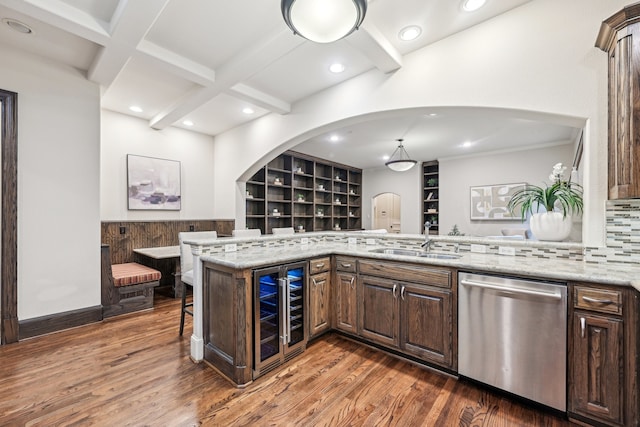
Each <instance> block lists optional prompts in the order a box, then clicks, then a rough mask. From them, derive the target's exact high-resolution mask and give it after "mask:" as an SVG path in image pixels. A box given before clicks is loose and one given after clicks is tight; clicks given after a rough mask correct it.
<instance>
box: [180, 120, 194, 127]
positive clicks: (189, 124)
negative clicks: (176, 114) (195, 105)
mask: <svg viewBox="0 0 640 427" xmlns="http://www.w3.org/2000/svg"><path fill="white" fill-rule="evenodd" d="M182 124H183V125H185V126H193V122H192V121H191V120H185V121H184V122H182Z"/></svg>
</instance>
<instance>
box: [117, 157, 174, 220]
mask: <svg viewBox="0 0 640 427" xmlns="http://www.w3.org/2000/svg"><path fill="white" fill-rule="evenodd" d="M180 193H181V188H180V162H179V161H176V160H166V159H156V158H154V157H145V156H137V155H134V154H127V208H128V209H129V210H170V211H179V210H180V209H181V207H182V198H181V194H180Z"/></svg>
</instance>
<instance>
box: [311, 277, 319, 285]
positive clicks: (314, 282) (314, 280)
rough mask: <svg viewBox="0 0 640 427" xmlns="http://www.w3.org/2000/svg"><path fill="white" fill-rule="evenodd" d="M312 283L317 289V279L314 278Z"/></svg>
mask: <svg viewBox="0 0 640 427" xmlns="http://www.w3.org/2000/svg"><path fill="white" fill-rule="evenodd" d="M311 281H312V282H313V286H315V287H317V286H318V282H316V279H314V278H313V277H312V278H311Z"/></svg>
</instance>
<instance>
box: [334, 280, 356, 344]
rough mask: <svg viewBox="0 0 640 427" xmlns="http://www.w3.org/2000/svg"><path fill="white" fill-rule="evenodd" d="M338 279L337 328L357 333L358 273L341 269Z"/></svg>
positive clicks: (336, 295)
mask: <svg viewBox="0 0 640 427" xmlns="http://www.w3.org/2000/svg"><path fill="white" fill-rule="evenodd" d="M336 279H337V283H336V291H337V292H336V294H335V297H336V328H337V329H340V330H342V331H344V332H349V333H352V334H356V333H357V332H358V327H357V323H356V321H357V320H356V319H357V315H356V313H357V311H356V308H357V301H356V275H355V274H353V273H345V272H341V271H339V272H338V273H337V274H336Z"/></svg>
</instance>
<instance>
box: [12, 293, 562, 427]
mask: <svg viewBox="0 0 640 427" xmlns="http://www.w3.org/2000/svg"><path fill="white" fill-rule="evenodd" d="M179 304H180V301H179V300H177V299H176V300H172V299H168V298H166V297H162V296H159V297H157V299H156V303H155V309H154V310H153V311H147V312H145V313H137V314H131V315H125V316H120V317H116V318H111V319H108V320H106V321H104V322H102V323H99V324H94V325H88V326H83V327H80V328H76V329H72V330H68V331H63V332H59V333H56V334H52V335H48V336H43V337H37V338H33V339H29V340H25V341H22V342H20V343H17V344H11V345H7V346H3V347H0V425H2V426H27V425H28V426H59V425H65V426H67V425H73V426H85V425H96V426H193V425H205V426H208V425H211V426H248V425H251V426H329V425H330V426H335V425H341V426H373V425H376V426H378V425H389V426H438V427H439V426H465V427H466V426H505V427H506V426H509V427H512V426H569V425H571V424H570V423H569V422H568V421H566V420H563V419H561V418H558V417H555V416H553V415H552V414H548V413H545V412H540V411H538V410H535V409H532V408H530V407H528V406H526V405H523V404H521V403H519V402H517V401H513V400H511V399H509V398H506V397H504V396H501V395H499V394H494V393H492V392H489V391H486V390H484V389H480V388H478V387H476V386H475V385H473V384H471V383H469V382H467V381H456V380H455V379H453V378H450V377H448V376H445V375H442V374H439V373H435V372H432V371H429V370H426V369H422V368H419V367H417V366H414V365H412V364H409V363H406V362H404V361H401V360H398V359H395V358H393V357H390V356H388V355H386V354H384V353H382V352H380V351H377V350H373V349H370V348H367V347H365V346H362V345H359V344H357V343H354V342H351V341H349V340H346V339H344V338H341V337H340V336H338V335H334V334H331V335H328V336H325V337H323V338H320V339H319V340H317V341H316V342H313V343H312V344H310V346H309V348H308V349H307V351H305V353H303V354H302V355H301V356H299V357H297V358H295V359H294V360H292V361H290V362H289V363H288V364H287V365H286V366H284V367H283V368H280V369H279V370H276V371H274V372H271V373H269V374H267V375H266V376H264V377H262V378H260V379H258V380H257V381H255V382H253V383H252V384H251V385H249V386H248V387H247V388H245V389H238V388H236V387H235V386H233V385H231V384H230V383H229V382H227V381H226V380H224V379H223V378H222V377H220V376H219V375H218V374H217V373H216V372H215V371H214V370H213V369H211V368H210V367H208V366H207V365H205V364H194V363H192V362H191V360H190V359H189V334H190V332H191V319H190V318H188V324H187V325H186V326H185V335H184V336H183V337H179V336H178V326H179V317H180V316H179V314H180V305H179Z"/></svg>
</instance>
